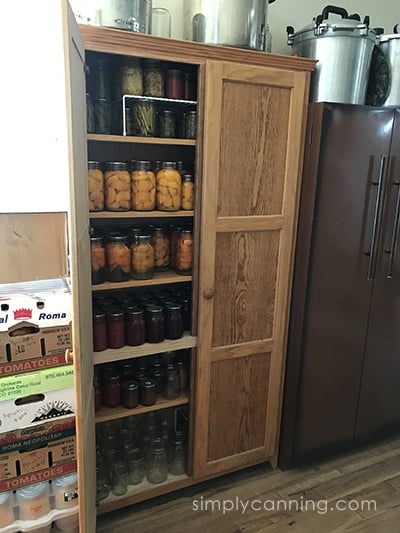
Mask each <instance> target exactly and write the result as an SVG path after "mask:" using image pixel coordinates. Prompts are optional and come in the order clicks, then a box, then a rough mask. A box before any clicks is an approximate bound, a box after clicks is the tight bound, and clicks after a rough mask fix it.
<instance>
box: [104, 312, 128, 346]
mask: <svg viewBox="0 0 400 533" xmlns="http://www.w3.org/2000/svg"><path fill="white" fill-rule="evenodd" d="M107 337H108V347H109V348H113V349H118V348H122V347H123V346H125V317H124V312H123V311H122V310H120V309H113V310H109V311H108V313H107Z"/></svg>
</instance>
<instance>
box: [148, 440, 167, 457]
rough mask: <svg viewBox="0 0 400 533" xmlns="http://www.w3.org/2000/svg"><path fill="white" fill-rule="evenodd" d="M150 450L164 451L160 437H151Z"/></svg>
mask: <svg viewBox="0 0 400 533" xmlns="http://www.w3.org/2000/svg"><path fill="white" fill-rule="evenodd" d="M151 451H152V452H155V453H157V454H159V453H164V452H165V448H164V443H163V441H162V440H161V439H153V440H152V442H151Z"/></svg>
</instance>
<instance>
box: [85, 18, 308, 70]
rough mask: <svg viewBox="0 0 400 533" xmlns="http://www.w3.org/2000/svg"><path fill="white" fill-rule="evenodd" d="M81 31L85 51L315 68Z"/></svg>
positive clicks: (106, 31) (273, 57) (285, 58)
mask: <svg viewBox="0 0 400 533" xmlns="http://www.w3.org/2000/svg"><path fill="white" fill-rule="evenodd" d="M79 29H80V31H81V34H82V37H83V40H84V43H85V48H86V50H92V51H95V52H105V53H109V54H122V55H134V56H139V57H148V58H154V59H165V60H168V61H176V62H179V63H181V62H182V63H192V64H194V65H202V64H204V63H205V62H206V61H207V60H218V61H233V62H236V63H246V64H252V65H261V66H264V67H271V68H279V69H289V70H297V71H312V70H314V68H315V64H316V61H315V60H314V59H305V58H301V57H294V56H289V55H278V54H270V53H266V52H256V51H254V50H243V49H241V48H233V47H232V48H231V47H227V46H213V45H209V44H202V43H194V42H192V41H184V40H177V39H166V38H163V37H154V36H153V35H146V34H143V33H135V32H129V31H124V30H116V29H113V28H104V27H99V26H90V25H86V24H80V25H79Z"/></svg>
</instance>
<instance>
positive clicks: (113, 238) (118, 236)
mask: <svg viewBox="0 0 400 533" xmlns="http://www.w3.org/2000/svg"><path fill="white" fill-rule="evenodd" d="M106 239H107V241H108V242H109V243H110V242H121V243H124V244H126V243H127V241H128V236H127V235H122V234H121V233H120V234H114V235H112V234H110V233H108V234H107V235H106Z"/></svg>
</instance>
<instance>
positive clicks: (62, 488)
mask: <svg viewBox="0 0 400 533" xmlns="http://www.w3.org/2000/svg"><path fill="white" fill-rule="evenodd" d="M51 484H52V487H53V496H54V507H55V509H69V508H70V507H75V506H76V505H78V500H77V498H78V475H77V474H76V473H73V474H68V475H67V476H61V477H58V478H56V479H53V481H52V482H51Z"/></svg>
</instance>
